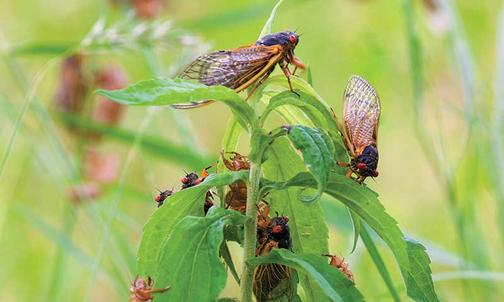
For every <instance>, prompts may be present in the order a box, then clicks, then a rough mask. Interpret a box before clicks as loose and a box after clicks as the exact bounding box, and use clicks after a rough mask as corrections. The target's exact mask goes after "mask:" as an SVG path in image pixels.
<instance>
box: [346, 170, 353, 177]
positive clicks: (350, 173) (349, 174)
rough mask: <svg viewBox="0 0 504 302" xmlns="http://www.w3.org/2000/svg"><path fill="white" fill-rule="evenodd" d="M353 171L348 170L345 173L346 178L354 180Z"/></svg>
mask: <svg viewBox="0 0 504 302" xmlns="http://www.w3.org/2000/svg"><path fill="white" fill-rule="evenodd" d="M352 173H353V171H352V169H348V171H347V172H346V173H345V176H346V177H348V178H352Z"/></svg>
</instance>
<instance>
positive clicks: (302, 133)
mask: <svg viewBox="0 0 504 302" xmlns="http://www.w3.org/2000/svg"><path fill="white" fill-rule="evenodd" d="M288 137H289V139H290V141H291V142H292V144H293V145H294V147H295V148H296V149H298V150H299V151H301V153H302V154H303V159H304V163H305V166H306V167H307V168H308V170H309V171H310V172H311V174H312V175H313V177H314V178H315V179H316V180H317V184H318V185H317V193H316V194H314V195H312V196H304V195H303V196H300V199H301V201H304V202H313V201H315V200H317V199H318V198H319V197H320V195H322V193H323V192H324V190H325V188H326V186H327V181H328V180H329V174H330V172H331V170H332V168H333V167H334V165H335V161H334V159H333V154H334V145H333V144H332V141H331V140H330V138H329V137H328V136H327V134H326V133H325V132H324V130H322V129H320V128H310V127H306V126H302V125H296V126H292V127H291V128H290V130H289V132H288Z"/></svg>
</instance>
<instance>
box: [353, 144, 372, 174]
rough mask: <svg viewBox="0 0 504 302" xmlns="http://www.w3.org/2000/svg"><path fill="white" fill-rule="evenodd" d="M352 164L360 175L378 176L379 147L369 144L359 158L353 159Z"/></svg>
mask: <svg viewBox="0 0 504 302" xmlns="http://www.w3.org/2000/svg"><path fill="white" fill-rule="evenodd" d="M352 166H353V167H354V169H356V170H357V172H358V174H359V175H362V176H364V177H368V176H370V177H377V176H378V171H376V168H377V167H378V149H377V148H376V146H375V145H368V146H366V147H365V148H364V150H363V151H362V153H361V154H360V155H359V156H357V158H355V159H353V160H352Z"/></svg>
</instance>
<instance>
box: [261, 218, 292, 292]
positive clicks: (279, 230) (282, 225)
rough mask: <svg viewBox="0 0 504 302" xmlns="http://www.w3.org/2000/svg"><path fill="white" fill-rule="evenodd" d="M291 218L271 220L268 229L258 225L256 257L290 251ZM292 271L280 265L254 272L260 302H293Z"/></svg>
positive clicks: (274, 264) (266, 266)
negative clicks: (284, 250)
mask: <svg viewBox="0 0 504 302" xmlns="http://www.w3.org/2000/svg"><path fill="white" fill-rule="evenodd" d="M288 222H289V218H288V217H287V216H277V217H273V218H271V219H270V220H269V223H268V225H267V227H266V228H263V227H261V226H259V225H258V230H257V237H258V243H259V247H258V248H257V249H256V255H257V256H260V255H267V254H269V252H270V251H271V250H272V249H275V248H283V249H288V250H290V249H291V248H292V240H291V235H290V229H289V225H288ZM291 276H292V272H291V269H290V268H289V267H287V266H285V265H282V264H278V263H269V264H262V265H259V266H257V267H256V269H255V270H254V283H253V291H254V295H255V296H256V299H257V301H258V302H262V301H272V300H275V301H276V300H279V299H282V300H281V301H284V299H287V301H291V299H292V296H291V295H292V287H291Z"/></svg>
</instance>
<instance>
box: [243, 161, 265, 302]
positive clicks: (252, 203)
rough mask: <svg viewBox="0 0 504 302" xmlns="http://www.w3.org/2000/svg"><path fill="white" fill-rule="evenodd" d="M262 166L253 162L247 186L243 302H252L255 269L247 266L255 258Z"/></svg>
mask: <svg viewBox="0 0 504 302" xmlns="http://www.w3.org/2000/svg"><path fill="white" fill-rule="evenodd" d="M260 180H261V166H260V165H258V164H256V163H254V162H252V163H251V165H250V174H249V183H248V186H247V212H246V215H247V216H248V217H249V218H250V219H249V220H248V221H247V222H246V223H245V228H244V240H243V264H242V274H241V283H240V285H241V299H240V301H241V302H252V277H253V273H254V271H253V269H252V268H249V267H248V266H247V261H248V260H249V259H252V258H254V257H255V249H256V233H257V200H258V199H259V181H260Z"/></svg>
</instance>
